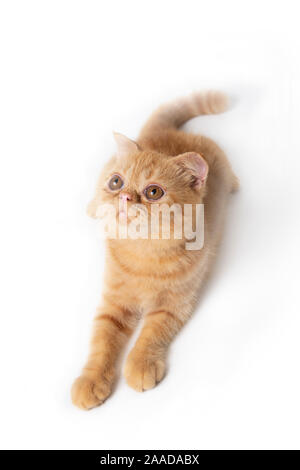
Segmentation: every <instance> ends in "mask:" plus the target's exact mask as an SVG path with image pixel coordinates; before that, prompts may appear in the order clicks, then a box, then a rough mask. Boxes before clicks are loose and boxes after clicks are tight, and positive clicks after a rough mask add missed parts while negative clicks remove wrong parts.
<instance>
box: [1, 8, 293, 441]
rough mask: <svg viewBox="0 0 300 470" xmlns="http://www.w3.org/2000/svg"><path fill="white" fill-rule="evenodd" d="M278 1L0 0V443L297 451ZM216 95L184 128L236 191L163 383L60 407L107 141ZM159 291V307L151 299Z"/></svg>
mask: <svg viewBox="0 0 300 470" xmlns="http://www.w3.org/2000/svg"><path fill="white" fill-rule="evenodd" d="M296 7H297V2H291V1H274V0H273V1H270V2H268V1H261V0H260V1H253V0H252V1H251V2H250V1H249V2H241V1H228V0H227V1H226V2H224V1H212V0H209V1H207V0H205V1H189V0H187V1H185V2H182V1H174V0H173V1H169V0H168V1H167V0H165V1H155V0H152V1H151V2H146V1H130V0H128V1H126V2H124V1H119V2H118V1H113V0H110V1H109V2H101V1H86V0H85V1H75V0H72V1H64V0H57V1H54V0H51V1H40V0H37V1H30V0H29V1H26V2H23V1H13V0H10V1H1V3H0V47H1V52H0V61H1V62H0V66H1V73H0V95H1V96H0V100H1V102H0V132H1V139H0V159H1V168H0V179H1V183H0V191H1V222H0V223H1V245H0V249H1V262H0V269H1V326H0V348H1V351H0V357H1V376H0V377H1V378H0V394H1V400H0V408H1V410H0V413H1V415H0V416H1V418H0V423H1V424H0V433H1V437H0V445H1V447H2V448H22V449H29V448H33V449H39V448H44V449H45V448H68V449H76V448H77V449H91V448H94V449H105V448H106V449H115V448H119V449H136V448H144V449H155V448H158V449H159V448H160V449H163V448H165V449H180V448H181V449H182V448H183V449H218V448H222V449H229V448H233V449H240V448H244V449H245V448H299V447H300V446H299V419H300V410H299V391H300V390H299V389H300V379H299V352H300V351H299V349H300V347H299V327H300V318H299V312H300V300H299V254H300V249H299V238H300V237H299V235H300V230H299V229H300V224H299V206H298V204H299V196H300V184H299V181H300V175H299V169H300V154H299V153H300V152H299V151H300V145H299V139H298V135H297V131H298V128H299V112H300V111H299V108H300V92H299V88H300V86H299V81H300V68H299V43H300V41H299V33H298V31H299V25H298V20H299V14H298V12H297V8H296ZM203 88H218V89H221V90H224V91H227V92H228V93H229V94H230V96H231V97H232V108H231V110H230V111H229V112H228V113H227V114H223V115H220V116H209V117H200V118H197V119H195V120H194V121H193V122H191V123H189V124H188V125H187V128H188V129H189V130H193V131H195V132H199V133H200V132H202V133H204V134H206V135H208V136H210V137H212V138H214V139H215V140H216V141H217V142H218V143H219V144H220V145H221V146H222V147H223V148H224V149H225V151H226V152H227V154H228V156H229V159H230V161H231V162H232V165H233V167H234V169H235V171H236V173H237V175H238V176H239V177H240V180H241V190H240V192H239V193H238V194H236V195H235V196H233V197H232V200H231V202H230V208H229V214H228V223H227V229H226V234H225V237H224V241H223V244H222V247H221V250H220V254H219V257H218V262H217V265H216V270H215V274H214V277H213V278H212V280H211V282H210V283H209V286H208V287H207V288H206V289H205V292H203V297H202V301H201V303H200V306H199V309H198V311H197V312H196V313H195V316H194V317H193V319H192V320H191V321H190V323H189V324H188V325H187V327H186V328H185V329H184V331H183V332H182V334H180V335H179V337H178V338H177V339H176V341H175V342H174V344H173V345H172V348H171V351H170V357H169V374H168V376H167V377H166V379H165V380H164V381H163V383H162V384H161V385H159V386H158V387H157V388H156V389H155V390H153V391H150V392H147V393H144V394H138V393H136V392H135V391H133V390H132V389H130V388H129V387H128V386H127V385H126V383H125V381H124V379H123V378H121V379H120V381H119V383H118V386H117V388H116V391H115V393H114V394H113V396H112V397H111V398H110V399H109V400H108V401H107V402H106V403H105V405H103V406H102V407H100V408H97V409H95V410H93V411H90V412H83V411H80V410H78V409H76V408H74V407H73V406H72V405H71V403H70V396H69V392H70V387H71V384H72V381H73V379H74V378H75V377H76V376H77V375H78V374H79V372H80V369H81V367H82V365H83V363H84V360H85V358H86V355H87V351H88V343H89V337H90V332H91V325H92V318H93V316H94V313H95V309H96V306H97V303H98V301H99V299H100V293H101V285H102V272H103V255H104V249H103V244H102V242H101V241H100V240H99V237H98V235H97V230H98V228H97V225H96V224H95V222H94V221H92V220H89V219H88V218H87V217H86V215H85V207H86V204H87V203H88V201H89V199H90V197H91V196H92V194H93V189H94V187H95V183H96V178H97V176H98V173H99V170H100V168H101V167H102V165H103V162H104V161H105V160H106V159H107V158H109V156H110V155H111V153H112V152H113V151H114V143H113V139H112V130H117V131H119V132H122V133H125V134H128V135H129V136H130V137H131V138H135V137H136V136H137V134H138V131H139V129H140V127H141V125H142V124H143V123H144V121H145V119H146V118H147V116H148V115H149V114H150V112H151V111H153V109H154V108H155V107H156V106H157V105H159V104H161V103H162V102H163V101H165V100H168V99H171V98H175V97H178V96H181V95H183V94H188V93H190V92H192V91H195V90H199V89H203ZM154 295H155V294H154Z"/></svg>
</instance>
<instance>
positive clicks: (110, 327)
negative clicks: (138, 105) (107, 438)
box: [72, 92, 238, 409]
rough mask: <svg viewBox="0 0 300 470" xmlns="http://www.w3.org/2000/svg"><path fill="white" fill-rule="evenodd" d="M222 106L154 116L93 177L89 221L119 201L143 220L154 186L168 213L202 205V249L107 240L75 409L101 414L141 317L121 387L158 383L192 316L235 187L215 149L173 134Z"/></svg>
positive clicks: (183, 104) (180, 106)
mask: <svg viewBox="0 0 300 470" xmlns="http://www.w3.org/2000/svg"><path fill="white" fill-rule="evenodd" d="M226 104H227V100H226V97H225V96H224V95H223V94H221V93H218V92H208V93H199V94H195V95H192V96H191V97H188V98H183V99H181V100H178V101H175V102H174V103H171V104H167V105H164V106H162V107H161V108H159V109H158V111H156V112H155V113H154V114H153V116H151V117H150V119H149V121H148V122H147V123H146V125H145V126H144V128H143V129H142V131H141V134H140V137H139V139H138V140H137V142H134V141H131V140H130V139H127V138H126V137H124V136H120V134H116V135H115V138H116V140H117V144H118V151H117V153H116V155H114V156H113V157H112V159H111V160H110V161H109V162H108V164H107V165H106V166H105V168H104V170H103V172H102V173H101V175H100V178H99V181H98V185H97V189H96V194H95V197H94V199H93V200H92V201H91V203H90V205H89V207H88V213H89V215H91V216H92V217H96V214H97V208H98V207H99V204H101V203H111V204H114V205H115V206H116V208H117V207H118V204H119V199H120V197H122V194H125V196H126V198H127V197H128V200H129V205H130V204H133V203H136V202H138V203H143V204H144V206H145V208H146V212H145V213H146V217H147V213H149V212H150V206H151V204H153V202H151V203H149V201H147V200H145V195H144V192H143V189H144V188H146V187H147V185H148V184H150V183H151V184H152V183H154V182H155V183H156V184H159V185H160V186H161V187H162V188H166V192H165V194H164V196H163V197H164V201H163V202H164V203H166V204H168V205H172V204H174V203H175V204H179V205H180V206H182V207H183V205H184V204H200V203H203V204H204V207H205V243H204V246H203V248H202V249H201V250H194V251H188V250H186V249H185V241H186V240H185V239H184V237H182V239H176V240H174V239H170V240H164V239H159V240H152V239H145V240H142V239H139V240H130V239H126V240H121V239H115V240H107V262H106V272H105V285H104V291H103V301H102V304H101V306H100V307H99V309H98V316H97V317H96V319H95V326H94V333H93V338H92V342H91V351H90V355H89V358H88V360H87V363H86V366H85V367H84V369H83V371H82V375H81V376H80V377H79V378H78V379H76V381H75V382H74V384H73V387H72V400H73V403H74V404H75V405H77V406H79V407H80V408H83V409H89V408H93V407H94V406H97V405H100V404H101V403H103V402H104V400H105V399H106V398H107V397H108V396H109V395H110V393H111V391H112V387H113V384H114V380H115V375H116V363H117V361H118V357H119V355H120V352H121V350H122V348H123V347H124V345H125V344H126V342H127V340H128V338H129V337H130V334H131V333H132V331H133V330H134V328H135V326H136V325H137V323H138V321H139V320H140V318H141V317H143V319H142V321H143V322H144V324H143V327H142V330H141V333H140V335H139V337H138V339H137V341H136V344H135V346H134V347H133V349H132V351H131V352H130V354H129V356H128V358H127V361H126V365H125V369H124V374H125V377H126V380H127V383H128V384H129V385H130V386H131V387H133V388H134V389H135V390H138V391H143V390H148V389H150V388H153V387H154V386H155V385H156V384H157V383H158V382H159V381H160V380H161V379H162V378H163V376H164V374H165V364H166V355H167V350H168V346H169V344H170V343H171V341H172V339H173V338H174V336H175V335H176V334H177V333H178V331H179V330H180V329H181V327H182V326H183V325H184V323H185V322H186V321H187V320H188V319H189V317H190V316H191V314H192V312H193V310H194V308H195V304H196V302H197V299H198V296H199V291H200V288H201V285H202V283H203V281H204V279H205V277H206V276H207V273H208V271H209V269H210V267H211V265H212V261H213V258H214V255H215V252H216V249H217V245H218V242H219V240H220V236H221V232H222V225H223V220H224V214H225V209H226V205H227V201H228V196H229V194H230V193H231V192H232V191H234V190H236V189H237V188H238V180H237V178H236V176H235V175H234V173H233V171H232V169H231V166H230V164H229V162H228V160H227V158H226V156H225V155H224V153H223V151H222V150H221V149H220V148H219V147H218V145H217V144H216V143H214V142H213V141H212V140H210V139H208V138H206V137H204V136H201V135H194V134H187V133H185V132H182V131H181V130H179V129H178V128H179V126H181V125H182V124H183V123H184V122H186V121H187V120H189V119H191V118H193V117H195V116H198V115H200V114H214V113H218V112H223V111H224V110H225V109H226ZM195 162H196V163H197V164H198V163H199V165H198V167H197V165H196V166H195ZM201 165H202V166H201ZM200 166H201V172H202V173H201V174H200V170H199V168H200ZM207 166H208V169H207ZM207 171H208V173H207ZM197 172H198V173H197ZM113 174H118V175H121V177H122V179H123V180H124V186H123V187H122V188H121V189H120V190H119V191H117V192H115V193H113V192H111V191H110V190H108V187H107V181H108V179H109V178H110V177H111V175H113Z"/></svg>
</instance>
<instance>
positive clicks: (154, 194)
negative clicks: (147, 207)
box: [144, 184, 165, 201]
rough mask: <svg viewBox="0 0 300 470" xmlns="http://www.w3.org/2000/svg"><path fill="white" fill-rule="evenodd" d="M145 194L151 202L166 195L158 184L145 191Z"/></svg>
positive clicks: (148, 187)
mask: <svg viewBox="0 0 300 470" xmlns="http://www.w3.org/2000/svg"><path fill="white" fill-rule="evenodd" d="M144 194H145V196H146V198H147V199H149V201H157V200H158V199H160V198H161V197H162V196H163V195H164V194H165V192H164V190H163V189H162V188H161V187H160V186H158V185H157V184H151V185H150V186H147V188H146V189H145V190H144Z"/></svg>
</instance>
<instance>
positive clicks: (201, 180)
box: [171, 152, 209, 189]
mask: <svg viewBox="0 0 300 470" xmlns="http://www.w3.org/2000/svg"><path fill="white" fill-rule="evenodd" d="M171 161H172V163H175V164H177V165H178V166H180V168H182V169H183V170H185V171H186V172H187V174H188V175H190V177H191V186H192V187H194V188H195V189H201V188H202V186H203V185H204V184H205V181H206V178H207V175H208V169H209V168H208V164H207V163H206V161H205V160H204V158H203V157H202V156H201V155H200V154H199V153H196V152H186V153H182V154H181V155H178V156H176V157H174V158H172V160H171Z"/></svg>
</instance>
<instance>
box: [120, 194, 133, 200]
mask: <svg viewBox="0 0 300 470" xmlns="http://www.w3.org/2000/svg"><path fill="white" fill-rule="evenodd" d="M120 199H122V201H123V202H125V201H131V200H132V197H131V195H130V194H129V193H121V194H120Z"/></svg>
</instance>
